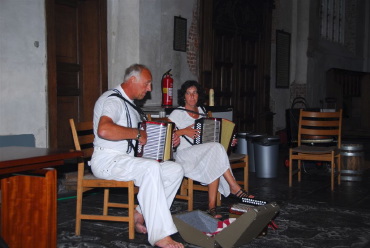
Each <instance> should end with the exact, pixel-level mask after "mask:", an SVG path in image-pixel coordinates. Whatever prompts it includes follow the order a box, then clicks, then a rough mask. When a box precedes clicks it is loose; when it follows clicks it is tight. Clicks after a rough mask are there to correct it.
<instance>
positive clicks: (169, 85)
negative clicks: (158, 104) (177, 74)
mask: <svg viewBox="0 0 370 248" xmlns="http://www.w3.org/2000/svg"><path fill="white" fill-rule="evenodd" d="M171 70H172V69H169V70H168V71H167V72H165V73H164V74H163V76H162V107H172V89H173V79H172V77H171V76H172V75H171V74H170V71H171Z"/></svg>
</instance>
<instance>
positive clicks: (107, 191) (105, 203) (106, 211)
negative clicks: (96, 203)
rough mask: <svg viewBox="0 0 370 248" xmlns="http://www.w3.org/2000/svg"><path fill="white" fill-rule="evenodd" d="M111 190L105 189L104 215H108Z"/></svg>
mask: <svg viewBox="0 0 370 248" xmlns="http://www.w3.org/2000/svg"><path fill="white" fill-rule="evenodd" d="M108 202H109V189H108V188H107V189H104V203H103V215H108Z"/></svg>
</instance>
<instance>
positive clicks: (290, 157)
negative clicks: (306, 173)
mask: <svg viewBox="0 0 370 248" xmlns="http://www.w3.org/2000/svg"><path fill="white" fill-rule="evenodd" d="M292 161H293V160H292V149H291V148H290V149H289V187H292V177H293V162H292Z"/></svg>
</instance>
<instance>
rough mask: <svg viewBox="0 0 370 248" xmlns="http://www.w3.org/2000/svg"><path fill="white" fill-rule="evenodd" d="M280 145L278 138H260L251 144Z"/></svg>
mask: <svg viewBox="0 0 370 248" xmlns="http://www.w3.org/2000/svg"><path fill="white" fill-rule="evenodd" d="M279 143H280V136H266V135H265V136H260V137H257V138H255V139H254V140H253V144H259V145H263V146H272V145H278V144H279Z"/></svg>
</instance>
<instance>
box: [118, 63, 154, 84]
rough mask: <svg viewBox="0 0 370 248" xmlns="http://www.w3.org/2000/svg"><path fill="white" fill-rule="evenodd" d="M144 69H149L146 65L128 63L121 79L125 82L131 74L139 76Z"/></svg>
mask: <svg viewBox="0 0 370 248" xmlns="http://www.w3.org/2000/svg"><path fill="white" fill-rule="evenodd" d="M145 69H146V70H148V71H149V69H148V67H146V66H145V65H141V64H133V65H130V67H128V68H127V69H126V70H125V76H124V77H123V81H124V82H126V81H127V80H128V79H129V78H130V77H132V76H134V77H136V78H139V76H140V74H141V72H142V71H143V70H145Z"/></svg>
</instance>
